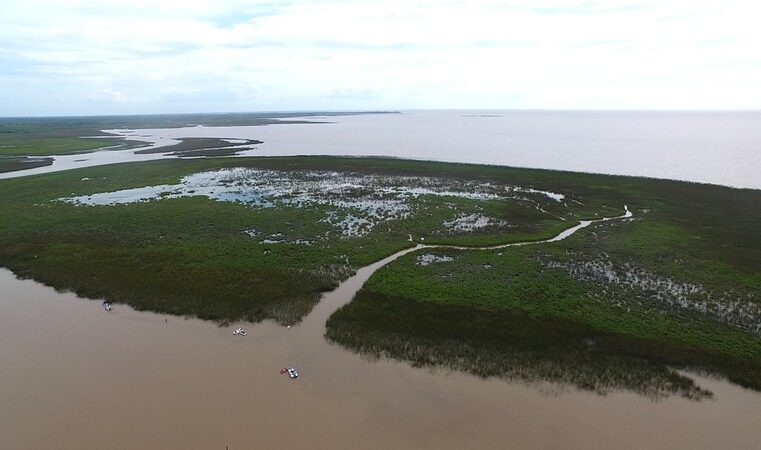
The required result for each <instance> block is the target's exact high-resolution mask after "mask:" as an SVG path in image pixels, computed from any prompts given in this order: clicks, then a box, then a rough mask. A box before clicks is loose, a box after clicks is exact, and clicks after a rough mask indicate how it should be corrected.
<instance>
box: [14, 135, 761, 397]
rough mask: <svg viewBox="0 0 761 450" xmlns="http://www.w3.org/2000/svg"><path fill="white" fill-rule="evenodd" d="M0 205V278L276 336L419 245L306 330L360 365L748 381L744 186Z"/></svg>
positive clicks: (387, 172)
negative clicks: (343, 285)
mask: <svg viewBox="0 0 761 450" xmlns="http://www.w3.org/2000/svg"><path fill="white" fill-rule="evenodd" d="M207 144H208V143H207ZM221 145H222V144H219V146H221ZM219 146H217V147H219ZM191 150H195V148H194V149H191ZM624 205H627V206H628V208H629V210H630V211H631V212H632V213H633V216H632V217H630V218H625V219H620V220H609V221H599V222H594V223H592V224H590V225H589V226H588V227H586V228H584V229H581V230H580V231H578V232H577V233H575V234H573V235H572V236H571V237H569V238H568V239H564V240H560V241H557V242H549V243H539V244H536V245H522V246H514V247H507V248H495V249H484V248H479V247H488V246H494V245H499V244H505V243H510V242H513V243H515V242H524V241H541V240H546V239H549V238H552V237H553V236H556V235H557V234H558V233H560V232H562V231H563V230H565V229H567V228H569V227H571V226H574V225H576V224H577V223H578V222H579V221H580V220H584V219H589V220H592V219H600V218H602V217H614V216H621V215H622V214H623V212H624ZM0 211H2V214H0V265H1V266H3V267H7V268H9V269H11V270H12V271H13V272H15V273H16V274H17V275H18V276H20V277H27V278H33V279H35V280H37V281H40V282H42V283H45V284H47V285H50V286H53V287H55V288H57V289H60V290H69V291H73V292H76V293H77V294H79V295H82V296H86V297H90V298H99V299H105V300H108V301H111V302H116V303H126V304H129V305H131V306H133V307H134V308H136V309H139V310H150V311H156V312H162V313H171V314H177V315H185V316H194V317H199V318H202V319H208V320H213V321H216V322H218V323H220V324H228V323H231V322H234V321H239V320H246V321H252V322H258V321H262V320H268V319H269V320H274V321H276V322H278V323H280V324H283V325H294V324H297V323H298V322H299V321H300V320H302V319H303V318H304V317H305V316H306V315H307V314H309V312H310V311H311V309H312V308H313V306H314V305H315V304H316V302H317V301H318V300H319V296H320V293H321V292H324V291H326V290H330V289H332V288H334V287H335V286H337V285H338V283H340V282H341V281H342V280H344V279H346V278H348V277H349V276H350V275H351V274H352V273H354V271H356V270H357V269H358V268H360V267H363V266H365V265H368V264H370V263H372V262H374V261H378V260H380V259H382V258H384V257H386V256H388V255H391V254H393V253H395V252H397V251H400V250H402V249H405V248H410V247H412V246H414V245H416V244H420V243H424V244H426V245H427V246H428V247H426V248H421V249H419V250H417V251H415V252H412V253H409V254H407V255H404V256H402V257H400V258H399V259H397V260H396V261H394V262H392V263H391V264H389V265H387V266H385V267H383V268H381V269H380V270H379V271H378V272H376V273H375V274H373V275H372V277H371V278H370V279H369V281H368V282H367V283H366V285H365V286H364V288H363V289H362V290H361V291H360V292H359V293H358V295H357V296H356V297H355V299H354V300H353V301H352V302H351V303H349V304H347V305H346V306H344V307H342V308H341V309H339V310H338V311H337V312H336V313H335V314H334V315H333V316H331V318H330V319H329V320H328V323H327V331H326V336H327V338H328V339H329V340H331V341H333V342H335V343H337V344H340V345H342V346H344V347H346V348H348V349H351V350H354V351H357V352H359V353H361V354H363V355H365V356H367V357H370V358H377V357H391V358H396V359H400V360H404V361H408V362H409V363H411V364H413V365H416V366H430V367H443V368H448V369H454V370H461V371H465V372H470V373H473V374H476V375H479V376H484V377H489V376H499V377H505V378H511V379H515V380H522V381H528V382H533V381H551V382H563V383H569V384H571V385H573V386H576V387H579V388H582V389H588V390H592V391H595V392H599V393H605V392H608V391H610V390H620V389H623V390H630V391H635V392H638V393H641V394H643V395H649V396H653V397H654V398H659V397H662V396H666V395H681V396H684V397H687V398H693V399H700V398H705V397H709V396H710V395H711V393H710V392H708V391H706V390H704V389H703V388H701V387H700V386H698V385H697V384H696V383H695V382H694V381H693V380H692V379H691V378H690V375H689V372H684V371H683V369H684V370H688V371H693V372H699V373H706V374H713V375H717V376H723V377H726V378H727V379H729V380H731V381H733V382H735V383H737V384H740V385H742V386H746V387H748V388H751V389H756V390H761V297H760V296H759V293H761V270H760V268H761V239H758V236H759V235H761V191H755V190H740V189H731V188H726V187H720V186H713V185H703V184H694V183H685V182H676V181H666V180H654V179H645V178H637V177H620V176H607V175H593V174H580V173H571V172H558V171H548V170H535V169H517V168H509V167H497V166H483V165H470V164H451V163H438V162H422V161H406V160H396V159H383V158H339V157H257V158H203V159H173V160H159V161H150V162H140V163H129V164H118V165H112V166H100V167H92V168H84V169H77V170H71V171H65V172H58V173H50V174H45V175H37V176H30V177H22V178H15V179H9V180H2V181H0ZM437 246H438V247H437ZM446 246H464V247H469V249H457V248H452V247H446Z"/></svg>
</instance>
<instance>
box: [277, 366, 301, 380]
mask: <svg viewBox="0 0 761 450" xmlns="http://www.w3.org/2000/svg"><path fill="white" fill-rule="evenodd" d="M284 373H287V374H288V376H289V377H291V378H298V377H299V373H298V372H297V371H296V369H294V368H293V367H284V368H282V369H280V375H282V374H284Z"/></svg>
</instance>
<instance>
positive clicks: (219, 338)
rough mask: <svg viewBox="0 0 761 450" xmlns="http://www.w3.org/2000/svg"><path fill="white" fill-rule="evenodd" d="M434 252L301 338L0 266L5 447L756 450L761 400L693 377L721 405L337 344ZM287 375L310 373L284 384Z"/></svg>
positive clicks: (342, 289)
mask: <svg viewBox="0 0 761 450" xmlns="http://www.w3.org/2000/svg"><path fill="white" fill-rule="evenodd" d="M629 216H630V213H628V211H627V213H626V214H625V215H624V216H622V217H629ZM582 225H584V226H585V224H580V225H579V226H578V227H574V228H573V229H574V231H575V230H576V229H580V228H581V227H582ZM586 225H588V223H586ZM571 233H572V232H571ZM568 235H570V234H569V233H567V232H564V233H562V234H561V235H558V236H557V237H556V238H553V239H554V240H557V239H562V238H563V237H566V236H568ZM550 241H551V240H550ZM503 247H506V246H503ZM423 248H432V246H422V245H418V246H417V247H415V248H411V249H407V250H404V251H401V252H399V253H397V254H395V255H392V256H389V257H388V258H386V259H384V260H382V261H379V262H377V263H375V264H372V265H370V266H367V267H365V268H362V269H360V270H359V271H358V272H357V273H356V275H354V276H353V277H351V278H349V279H348V280H346V281H345V282H343V283H342V284H341V285H340V286H339V287H338V288H337V289H336V290H334V291H332V292H328V293H325V294H324V295H323V296H322V298H321V300H320V303H319V304H318V305H317V306H316V307H315V308H314V310H313V311H312V312H311V313H310V314H309V315H308V316H307V317H306V319H305V320H304V321H303V322H301V323H300V324H299V325H297V326H294V327H290V328H287V327H283V326H279V325H276V324H274V323H272V322H264V323H260V324H241V323H236V324H231V325H230V326H227V327H219V326H217V325H215V324H213V323H210V322H204V321H200V320H196V319H183V318H179V317H175V316H163V315H158V314H153V313H147V312H138V311H135V310H132V309H131V308H129V307H127V306H124V305H115V306H114V308H113V311H110V312H108V311H105V310H104V308H103V307H102V306H101V304H100V302H98V301H95V300H86V299H81V298H77V297H76V296H74V295H73V294H68V293H58V292H56V291H55V290H53V289H51V288H48V287H45V286H42V285H40V284H38V283H36V282H34V281H31V280H18V279H16V278H15V277H14V276H13V274H12V273H10V272H9V271H7V270H4V269H3V270H0V358H1V359H2V364H0V377H2V379H3V383H2V384H0V402H2V405H3V408H1V409H0V448H12V449H81V448H110V449H134V448H167V449H180V448H181V449H213V448H219V449H224V448H228V449H230V450H235V449H249V448H275V447H282V448H314V449H337V448H363V449H388V448H415V449H427V448H431V449H433V448H436V449H459V448H500V449H505V448H520V449H531V448H579V449H582V448H599V447H606V448H648V449H672V448H693V449H700V448H705V449H714V448H738V449H740V448H753V447H754V446H756V445H757V443H758V440H759V438H761V432H759V430H758V426H757V425H758V423H761V394H759V393H756V392H753V391H749V390H746V389H743V388H740V387H737V386H735V385H731V384H729V383H727V382H725V381H721V380H717V379H713V378H704V377H700V376H695V375H692V374H691V376H693V377H694V378H695V380H696V381H697V382H698V383H699V384H700V385H701V386H702V387H704V388H706V389H709V390H710V391H712V392H713V398H711V399H708V400H703V401H699V402H696V401H692V400H687V399H684V398H680V397H668V398H664V399H661V400H659V401H653V400H652V399H649V398H646V397H642V396H639V395H637V394H633V393H628V392H623V393H622V392H615V393H611V394H608V395H598V394H594V393H590V392H584V391H579V390H577V389H575V388H573V387H570V386H562V385H555V384H549V383H545V384H525V383H519V382H510V381H506V380H502V379H481V378H478V377H474V376H470V375H467V374H463V373H458V372H451V371H447V370H443V369H436V370H431V369H421V368H413V367H410V366H409V365H407V364H405V363H400V362H395V361H391V360H386V359H381V360H372V361H368V360H366V359H363V358H362V357H361V356H359V355H357V354H355V353H352V352H349V351H346V350H344V349H343V348H342V347H340V346H338V345H335V344H330V343H328V342H327V341H326V340H325V339H324V338H323V334H324V331H325V321H326V320H327V319H328V317H329V316H330V315H331V314H332V313H333V312H335V311H336V310H337V309H338V308H339V307H340V306H342V305H344V304H346V303H347V302H349V301H351V299H352V298H353V296H354V294H355V293H356V292H357V291H358V290H359V289H360V288H361V287H362V285H363V284H364V282H365V281H366V280H367V279H368V278H369V277H370V275H371V274H372V273H373V272H374V271H375V270H377V269H379V268H380V267H382V266H383V265H385V264H387V263H389V262H390V261H392V260H393V259H395V258H397V257H399V256H401V255H403V254H405V253H408V252H411V251H415V250H419V249H423ZM500 248H502V247H500ZM508 251H509V250H508ZM422 256H423V257H424V258H425V257H426V255H422ZM238 327H245V329H246V330H247V331H248V333H247V335H246V336H241V335H234V334H233V333H234V332H233V330H234V329H237V328H238ZM289 366H292V367H295V368H297V369H298V371H299V373H300V375H301V376H300V377H299V378H297V379H290V378H289V377H288V376H287V375H281V374H280V369H282V368H284V367H289Z"/></svg>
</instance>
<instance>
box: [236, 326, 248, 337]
mask: <svg viewBox="0 0 761 450" xmlns="http://www.w3.org/2000/svg"><path fill="white" fill-rule="evenodd" d="M247 334H248V331H246V330H244V329H243V328H236V329H235V331H233V335H235V336H245V335H247Z"/></svg>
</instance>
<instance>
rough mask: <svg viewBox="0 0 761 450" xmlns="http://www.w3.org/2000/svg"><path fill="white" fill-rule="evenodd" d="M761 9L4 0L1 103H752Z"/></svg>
mask: <svg viewBox="0 0 761 450" xmlns="http://www.w3.org/2000/svg"><path fill="white" fill-rule="evenodd" d="M760 13H761V5H756V4H755V3H752V2H738V1H727V0H721V1H720V0H707V1H691V2H687V1H684V0H662V1H655V0H641V1H637V0H608V1H604V2H602V1H581V0H567V1H564V0H537V1H533V2H523V1H517V0H515V1H503V0H499V1H498V0H485V1H479V2H474V1H459V0H423V1H370V0H355V1H348V0H307V1H266V2H256V1H254V2H252V1H243V0H240V1H237V0H231V1H230V0H217V1H214V2H209V1H200V0H187V1H182V2H179V1H170V0H133V1H130V2H117V3H115V2H102V1H95V0H70V1H66V2H59V1H52V0H51V1H42V0H25V1H18V0H6V1H5V2H4V6H3V13H2V15H0V40H2V42H3V46H2V48H1V49H0V95H2V96H3V98H4V99H7V101H4V102H3V104H2V105H0V115H16V114H76V113H82V114H90V113H117V112H118V113H128V112H179V111H189V112H190V111H205V110H215V111H224V110H278V109H287V110H293V109H322V108H325V109H337V108H353V109H372V108H379V109H387V108H402V109H403V108H438V107H446V108H457V107H471V108H758V107H759V106H761V90H759V89H757V81H756V80H758V79H761V68H760V67H759V66H758V62H757V61H758V58H757V57H756V56H755V55H759V54H761V31H760V29H759V27H757V26H756V24H755V23H754V22H755V18H757V17H759V16H761V14H760ZM41 98H50V99H55V101H49V102H45V101H42V102H41V101H40V99H41ZM62 105H65V107H62Z"/></svg>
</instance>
